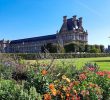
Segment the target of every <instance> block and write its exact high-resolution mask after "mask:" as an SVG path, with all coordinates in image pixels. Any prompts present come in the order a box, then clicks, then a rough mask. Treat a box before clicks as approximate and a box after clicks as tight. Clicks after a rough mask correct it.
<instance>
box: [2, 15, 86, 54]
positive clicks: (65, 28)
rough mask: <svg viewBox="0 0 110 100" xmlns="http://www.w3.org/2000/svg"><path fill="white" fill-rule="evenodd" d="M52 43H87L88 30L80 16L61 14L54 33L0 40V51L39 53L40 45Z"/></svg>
mask: <svg viewBox="0 0 110 100" xmlns="http://www.w3.org/2000/svg"><path fill="white" fill-rule="evenodd" d="M48 43H52V44H54V45H56V44H58V43H61V44H63V45H65V44H68V43H79V44H87V43H88V32H87V30H85V29H84V27H83V25H82V17H80V18H77V16H76V15H75V16H73V17H72V18H69V19H67V16H63V24H62V26H61V29H60V30H59V31H57V33H56V34H52V35H46V36H40V37H33V38H25V39H18V40H11V41H9V40H8V41H6V40H4V39H3V40H1V41H0V52H1V53H40V52H41V47H42V46H44V45H46V44H48Z"/></svg>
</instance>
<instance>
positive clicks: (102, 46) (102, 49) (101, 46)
mask: <svg viewBox="0 0 110 100" xmlns="http://www.w3.org/2000/svg"><path fill="white" fill-rule="evenodd" d="M100 51H101V53H103V52H104V51H105V50H104V45H100Z"/></svg>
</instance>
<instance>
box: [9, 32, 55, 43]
mask: <svg viewBox="0 0 110 100" xmlns="http://www.w3.org/2000/svg"><path fill="white" fill-rule="evenodd" d="M51 39H56V34H53V35H46V36H39V37H32V38H26V39H18V40H12V41H11V42H10V44H17V43H23V42H35V41H43V40H51Z"/></svg>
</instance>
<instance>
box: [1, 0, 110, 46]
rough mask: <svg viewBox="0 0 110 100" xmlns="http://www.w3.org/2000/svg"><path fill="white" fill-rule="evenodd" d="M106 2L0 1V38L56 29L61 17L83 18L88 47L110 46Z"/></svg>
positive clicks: (82, 0) (70, 0)
mask: <svg viewBox="0 0 110 100" xmlns="http://www.w3.org/2000/svg"><path fill="white" fill-rule="evenodd" d="M109 5H110V0H0V39H3V38H4V39H9V40H13V39H21V38H28V37H35V36H42V35H48V34H55V33H56V31H57V30H60V27H61V25H62V22H63V20H62V17H63V16H64V15H67V16H68V18H71V17H72V16H73V15H77V16H78V17H83V26H84V28H85V29H87V30H88V33H89V35H88V43H89V44H103V45H105V46H106V47H107V45H108V44H110V39H109V38H108V37H109V36H110V6H109Z"/></svg>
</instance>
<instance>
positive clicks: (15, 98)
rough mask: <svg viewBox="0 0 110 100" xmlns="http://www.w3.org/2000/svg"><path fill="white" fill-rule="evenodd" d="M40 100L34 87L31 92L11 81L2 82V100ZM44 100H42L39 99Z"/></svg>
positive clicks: (0, 94)
mask: <svg viewBox="0 0 110 100" xmlns="http://www.w3.org/2000/svg"><path fill="white" fill-rule="evenodd" d="M37 97H38V98H40V94H38V93H37V92H36V90H35V88H34V87H31V88H30V90H29V92H28V91H27V90H26V89H24V88H23V86H21V85H18V84H16V83H15V82H13V81H11V80H3V79H1V80H0V100H36V99H37ZM38 100H42V99H38Z"/></svg>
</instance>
